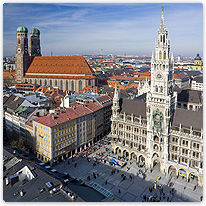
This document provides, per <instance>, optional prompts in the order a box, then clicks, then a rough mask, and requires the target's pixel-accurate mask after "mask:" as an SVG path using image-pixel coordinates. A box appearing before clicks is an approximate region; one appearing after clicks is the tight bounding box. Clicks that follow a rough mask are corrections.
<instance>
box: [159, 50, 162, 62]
mask: <svg viewBox="0 0 206 206" xmlns="http://www.w3.org/2000/svg"><path fill="white" fill-rule="evenodd" d="M159 59H160V60H161V59H162V52H161V51H160V52H159Z"/></svg>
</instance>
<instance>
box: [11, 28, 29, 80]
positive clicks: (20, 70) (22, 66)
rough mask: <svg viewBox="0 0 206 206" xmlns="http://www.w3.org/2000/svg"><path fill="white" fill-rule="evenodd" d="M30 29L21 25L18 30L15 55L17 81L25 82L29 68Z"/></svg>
mask: <svg viewBox="0 0 206 206" xmlns="http://www.w3.org/2000/svg"><path fill="white" fill-rule="evenodd" d="M27 34H28V29H27V28H26V27H25V26H20V27H18V28H17V31H16V39H17V44H16V56H15V79H16V82H17V83H23V77H24V74H25V72H26V70H27V68H28V63H29V59H30V58H29V54H28V36H27Z"/></svg>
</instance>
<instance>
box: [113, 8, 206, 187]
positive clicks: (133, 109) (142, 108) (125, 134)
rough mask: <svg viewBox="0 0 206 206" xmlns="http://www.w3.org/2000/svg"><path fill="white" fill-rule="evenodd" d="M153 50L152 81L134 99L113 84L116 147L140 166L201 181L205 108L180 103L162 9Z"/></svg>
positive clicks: (118, 152)
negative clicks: (175, 89)
mask: <svg viewBox="0 0 206 206" xmlns="http://www.w3.org/2000/svg"><path fill="white" fill-rule="evenodd" d="M163 9H164V8H163V7H162V16H161V23H160V28H159V30H158V36H157V40H156V41H155V53H154V54H153V52H152V58H151V85H150V86H149V88H148V89H147V90H146V91H145V92H143V94H141V95H139V96H138V97H136V98H134V99H128V98H127V99H124V98H121V97H120V95H119V94H120V93H119V91H118V90H117V88H115V93H114V98H113V107H112V119H111V120H112V125H111V133H110V136H111V145H112V151H113V152H114V154H116V155H118V156H123V157H125V158H127V159H128V160H135V162H136V163H137V164H138V165H139V166H146V167H147V168H151V169H152V168H157V169H158V170H159V171H160V172H161V173H163V174H167V175H168V174H169V175H173V176H175V178H176V176H177V177H182V178H185V179H186V180H189V179H193V180H195V181H197V184H198V185H199V186H202V185H203V112H202V110H201V109H198V110H196V111H192V110H188V109H185V108H178V106H177V104H178V98H177V97H178V93H177V92H176V91H174V87H173V86H174V81H173V73H174V59H173V54H172V53H171V51H170V40H169V35H168V30H167V29H166V26H165V20H164V11H163Z"/></svg>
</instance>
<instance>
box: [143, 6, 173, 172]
mask: <svg viewBox="0 0 206 206" xmlns="http://www.w3.org/2000/svg"><path fill="white" fill-rule="evenodd" d="M163 9H164V8H163V7H162V17H161V24H160V28H159V31H158V38H157V40H156V42H155V55H153V53H152V59H151V90H150V91H149V92H148V93H147V131H148V133H147V134H148V136H147V148H150V149H149V150H148V156H147V158H148V160H150V161H149V162H148V164H150V166H154V165H155V164H157V163H159V165H160V170H161V171H162V172H164V169H165V168H166V165H165V164H166V163H167V160H168V135H169V129H170V125H171V122H172V118H173V113H174V109H175V104H176V95H174V94H173V68H174V60H173V55H171V54H170V40H169V37H168V31H167V29H166V27H165V21H164V11H163Z"/></svg>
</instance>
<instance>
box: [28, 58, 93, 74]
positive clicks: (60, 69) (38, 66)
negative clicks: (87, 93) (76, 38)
mask: <svg viewBox="0 0 206 206" xmlns="http://www.w3.org/2000/svg"><path fill="white" fill-rule="evenodd" d="M29 73H43V74H91V75H92V74H94V71H93V69H92V68H91V67H90V66H89V64H88V63H87V61H86V60H85V59H84V57H82V56H38V57H34V59H33V61H32V63H31V65H30V66H29V68H28V70H27V72H26V75H27V74H29Z"/></svg>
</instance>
